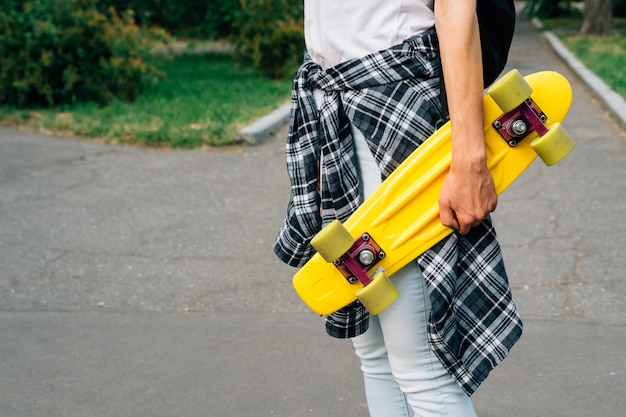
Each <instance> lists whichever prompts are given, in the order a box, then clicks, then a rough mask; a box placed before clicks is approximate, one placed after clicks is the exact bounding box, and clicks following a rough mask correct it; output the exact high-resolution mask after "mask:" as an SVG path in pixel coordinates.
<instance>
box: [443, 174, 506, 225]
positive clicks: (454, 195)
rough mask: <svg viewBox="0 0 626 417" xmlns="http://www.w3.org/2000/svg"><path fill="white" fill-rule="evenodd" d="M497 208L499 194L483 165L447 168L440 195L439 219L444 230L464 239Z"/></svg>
mask: <svg viewBox="0 0 626 417" xmlns="http://www.w3.org/2000/svg"><path fill="white" fill-rule="evenodd" d="M476 165H478V166H476ZM497 204H498V194H497V193H496V189H495V185H494V183H493V178H492V177H491V173H490V172H489V170H488V169H487V167H486V166H485V165H484V164H474V165H472V164H461V166H458V165H457V166H451V167H450V172H449V174H448V176H447V177H446V179H445V181H444V184H443V187H442V189H441V193H440V194H439V210H440V217H441V222H442V223H443V225H444V226H447V227H451V228H453V229H456V230H458V231H459V233H461V234H463V235H464V234H466V233H468V232H469V231H470V229H471V228H472V227H474V226H478V225H479V224H480V223H481V222H482V221H483V220H484V219H486V218H487V216H489V213H491V212H493V211H494V210H495V209H496V206H497Z"/></svg>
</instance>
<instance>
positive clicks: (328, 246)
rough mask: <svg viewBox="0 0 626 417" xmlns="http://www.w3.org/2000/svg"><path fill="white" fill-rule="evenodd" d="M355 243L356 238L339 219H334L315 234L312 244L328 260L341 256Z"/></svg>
mask: <svg viewBox="0 0 626 417" xmlns="http://www.w3.org/2000/svg"><path fill="white" fill-rule="evenodd" d="M353 244H354V238H353V237H352V236H351V235H350V232H348V229H346V228H345V227H344V226H343V224H341V222H340V221H339V220H333V221H332V222H331V223H329V224H328V225H326V226H324V228H322V230H320V231H319V233H317V234H316V235H315V237H314V238H313V239H312V240H311V245H312V246H313V247H314V248H315V250H316V251H317V252H318V253H319V254H320V255H321V256H322V258H324V260H325V261H326V262H333V261H334V260H335V259H339V258H341V257H342V256H343V255H344V254H345V253H346V252H347V251H348V250H349V249H350V248H351V247H352V245H353Z"/></svg>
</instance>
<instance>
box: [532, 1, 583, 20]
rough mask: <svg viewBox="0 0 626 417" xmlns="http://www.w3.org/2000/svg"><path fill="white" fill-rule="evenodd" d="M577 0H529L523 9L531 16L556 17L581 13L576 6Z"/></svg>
mask: <svg viewBox="0 0 626 417" xmlns="http://www.w3.org/2000/svg"><path fill="white" fill-rule="evenodd" d="M575 3H580V1H575V0H529V1H528V2H527V3H526V5H525V6H524V8H523V11H524V12H525V13H527V14H528V15H529V16H534V17H540V18H548V19H554V18H557V17H569V16H574V15H578V14H580V9H579V8H576V7H574V5H575Z"/></svg>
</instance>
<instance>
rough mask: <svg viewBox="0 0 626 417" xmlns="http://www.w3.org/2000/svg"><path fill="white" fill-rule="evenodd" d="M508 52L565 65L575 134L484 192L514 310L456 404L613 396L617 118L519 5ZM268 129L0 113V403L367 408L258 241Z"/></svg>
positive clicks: (4, 412)
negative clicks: (112, 125)
mask: <svg viewBox="0 0 626 417" xmlns="http://www.w3.org/2000/svg"><path fill="white" fill-rule="evenodd" d="M510 66H511V67H517V68H519V69H520V70H521V72H522V73H529V72H534V71H536V70H541V69H556V70H558V71H560V72H562V73H563V74H565V75H566V76H567V77H568V78H569V79H570V80H571V81H572V84H573V87H574V104H573V107H572V110H571V115H570V116H569V118H568V120H567V121H566V123H565V124H566V126H567V128H568V130H569V131H570V132H571V133H572V135H573V136H574V137H575V138H576V140H577V142H578V147H577V149H576V150H575V152H574V153H573V154H572V155H571V156H569V157H568V158H567V159H566V160H564V161H563V162H562V163H560V164H559V165H557V166H555V167H552V168H546V167H544V166H542V165H541V163H539V162H537V163H535V164H534V165H533V166H532V167H531V168H530V170H529V171H528V172H527V173H526V174H525V175H524V176H523V178H522V179H520V180H519V181H518V182H517V183H516V184H515V185H514V186H513V187H512V188H511V189H510V190H509V191H507V192H506V193H505V194H504V195H503V196H502V197H501V200H500V206H499V208H498V212H497V214H496V216H495V221H496V224H497V226H498V230H499V232H500V236H501V240H502V244H503V248H504V253H505V259H506V262H507V266H508V270H509V273H510V278H511V282H512V285H513V288H514V295H515V297H516V300H517V301H518V304H519V306H520V309H521V312H522V314H523V317H524V319H525V324H526V327H525V334H524V336H523V338H522V340H521V341H520V342H519V344H518V345H517V346H516V347H515V349H514V350H513V352H512V353H511V355H510V357H509V359H507V360H506V361H505V362H504V363H503V364H502V365H501V366H499V367H498V368H497V369H496V370H495V371H494V372H493V374H492V376H491V377H490V378H489V379H488V380H487V381H486V383H485V384H484V385H483V387H481V388H480V389H479V391H478V392H477V393H476V394H475V397H474V401H475V405H476V408H477V411H478V413H479V415H480V416H482V417H490V416H493V417H495V416H503V415H510V416H517V417H531V416H551V417H557V416H568V417H589V416H613V417H618V416H622V415H623V413H624V409H626V396H625V395H624V393H625V392H626V347H625V346H626V332H625V330H626V278H625V275H624V270H626V252H625V249H624V248H625V247H626V233H625V232H626V221H625V220H624V216H623V213H624V211H625V210H626V138H625V135H624V132H623V131H622V130H620V129H619V128H618V127H617V125H616V124H615V123H614V122H613V121H612V120H611V119H610V118H609V117H608V116H607V113H606V111H605V110H603V108H601V107H600V106H599V104H598V103H597V100H596V99H595V98H593V96H592V95H590V94H589V92H587V91H586V90H585V89H584V88H583V87H582V84H580V83H579V82H578V80H577V79H576V78H575V76H574V75H573V74H572V73H571V72H570V70H569V69H568V68H567V67H565V66H564V65H563V64H562V63H561V62H560V61H559V59H558V58H556V57H555V55H554V54H553V53H552V51H551V50H550V49H549V48H548V46H547V45H546V43H545V41H544V40H543V38H542V37H541V36H540V34H539V33H537V31H536V30H535V29H534V28H533V27H532V26H531V25H530V23H529V22H527V21H522V22H520V24H519V25H518V30H517V34H516V39H515V41H514V46H513V52H512V55H511V59H510ZM283 142H284V130H283V131H281V132H280V133H279V134H278V135H276V136H275V137H273V138H271V139H270V140H268V141H266V142H264V143H262V144H261V145H259V146H256V147H246V146H242V147H232V148H226V149H211V150H194V151H163V150H152V149H139V148H132V147H125V146H112V145H107V144H99V143H94V142H90V141H83V140H77V139H64V138H58V137H53V136H44V135H40V134H33V133H27V132H21V131H18V130H15V129H12V128H0V265H1V266H2V267H1V268H0V417H35V416H37V417H40V416H65V417H85V416H97V417H104V416H115V417H119V416H124V417H134V416H137V417H146V416H159V417H161V416H162V417H179V416H180V417H183V416H184V417H192V416H193V417H196V416H197V417H200V416H209V417H259V416H275V417H278V416H281V417H299V416H321V417H339V416H344V417H345V416H363V415H366V405H365V399H364V396H363V393H362V386H361V385H362V383H361V376H360V372H359V370H358V363H357V361H356V359H355V357H354V355H353V353H352V351H351V347H350V344H349V343H348V342H346V341H337V340H333V339H330V338H328V337H326V335H325V333H324V331H323V326H322V321H321V319H319V318H318V317H316V316H315V315H314V314H313V313H310V312H309V311H307V309H306V308H304V307H303V305H302V303H301V302H300V301H299V300H298V299H297V297H296V296H295V294H294V292H293V290H292V289H291V286H290V277H291V274H292V273H293V270H292V269H291V268H289V267H286V266H284V265H282V264H280V263H279V262H278V261H277V260H276V259H275V258H274V256H273V254H272V252H271V243H272V241H273V239H274V236H275V234H276V231H277V228H278V226H279V225H280V222H281V219H282V216H283V213H284V209H285V206H286V203H287V198H288V190H287V188H288V181H287V178H286V174H285V169H284V160H283Z"/></svg>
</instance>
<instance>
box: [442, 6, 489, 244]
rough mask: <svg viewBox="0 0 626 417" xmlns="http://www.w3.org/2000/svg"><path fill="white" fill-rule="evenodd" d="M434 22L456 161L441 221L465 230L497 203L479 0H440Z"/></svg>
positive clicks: (447, 182) (445, 187)
mask: <svg viewBox="0 0 626 417" xmlns="http://www.w3.org/2000/svg"><path fill="white" fill-rule="evenodd" d="M435 24H436V27H437V34H438V37H439V43H440V48H441V61H442V65H443V73H444V80H445V86H446V94H447V99H448V108H449V111H450V120H451V123H452V164H451V166H450V173H449V174H448V176H447V177H446V180H445V182H444V185H443V188H442V190H441V194H440V196H439V207H440V211H441V222H442V223H443V224H444V225H445V226H448V227H453V228H455V229H457V230H459V232H460V233H462V234H465V233H467V232H469V230H470V228H471V227H473V226H477V225H478V224H480V222H482V221H483V220H484V219H485V218H486V217H487V216H488V215H489V213H491V212H492V211H494V210H495V208H496V205H497V201H498V196H497V194H496V191H495V187H494V184H493V179H492V177H491V174H490V173H489V170H488V169H487V166H486V155H485V140H484V130H483V78H482V57H481V51H480V37H479V32H478V21H477V18H476V0H436V1H435Z"/></svg>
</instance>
